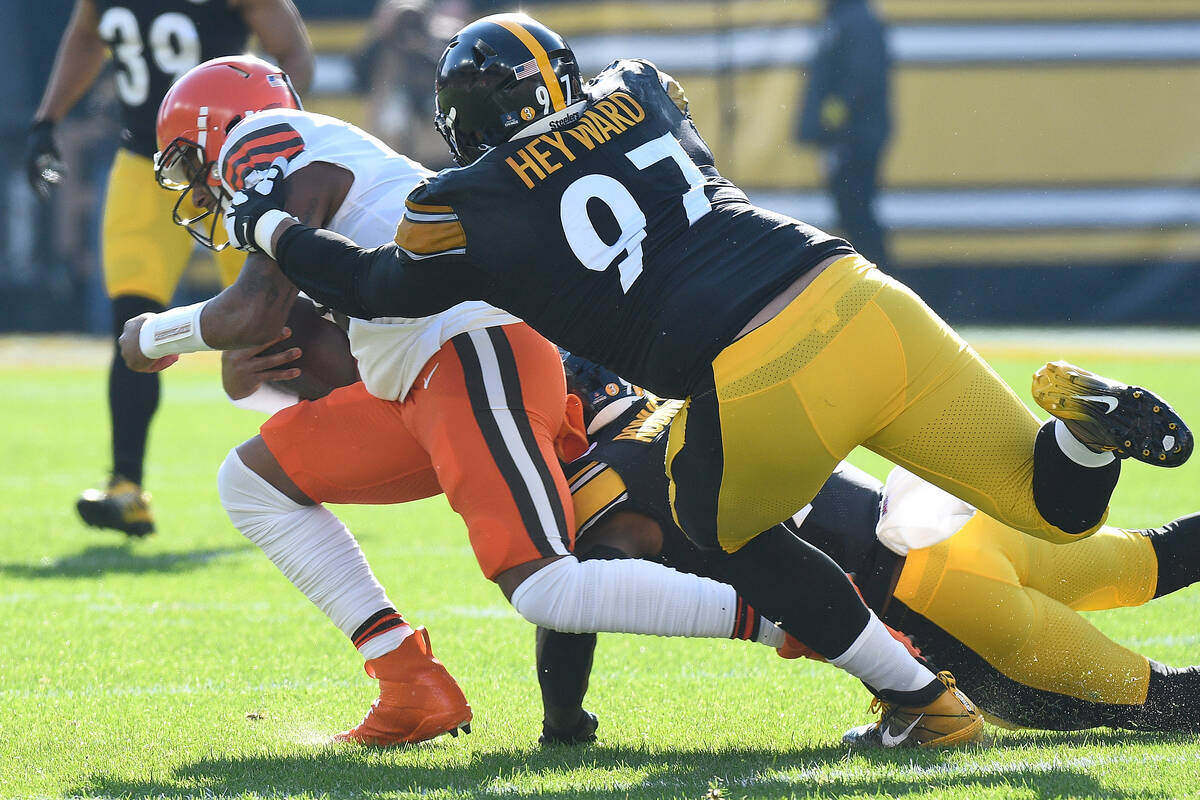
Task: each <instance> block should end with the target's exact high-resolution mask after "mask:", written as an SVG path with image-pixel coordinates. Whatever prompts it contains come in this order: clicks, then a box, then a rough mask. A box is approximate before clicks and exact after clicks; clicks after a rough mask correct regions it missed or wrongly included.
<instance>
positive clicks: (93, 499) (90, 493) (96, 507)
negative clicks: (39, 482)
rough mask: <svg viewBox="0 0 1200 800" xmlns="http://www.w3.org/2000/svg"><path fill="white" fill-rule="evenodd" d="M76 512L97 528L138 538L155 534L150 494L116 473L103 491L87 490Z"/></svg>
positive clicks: (76, 503)
mask: <svg viewBox="0 0 1200 800" xmlns="http://www.w3.org/2000/svg"><path fill="white" fill-rule="evenodd" d="M75 509H76V510H77V511H78V512H79V516H80V517H82V518H83V521H84V522H86V523H87V524H88V525H91V526H92V527H93V528H111V529H112V530H115V531H121V532H123V533H125V534H126V535H127V536H129V537H131V538H135V539H140V538H142V537H143V536H147V535H149V534H151V533H154V515H153V514H152V513H151V512H150V495H149V494H147V493H146V492H143V491H142V487H141V486H139V485H137V484H136V483H134V482H133V481H131V480H129V479H128V478H126V477H125V476H123V475H118V474H115V473H114V474H113V476H112V478H110V479H109V481H108V485H107V486H105V487H104V488H103V489H85V490H84V492H83V494H81V495H80V496H79V499H78V500H76V501H75Z"/></svg>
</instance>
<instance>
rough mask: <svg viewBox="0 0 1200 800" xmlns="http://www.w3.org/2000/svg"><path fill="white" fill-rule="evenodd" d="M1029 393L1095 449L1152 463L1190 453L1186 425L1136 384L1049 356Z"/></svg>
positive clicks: (1176, 460)
mask: <svg viewBox="0 0 1200 800" xmlns="http://www.w3.org/2000/svg"><path fill="white" fill-rule="evenodd" d="M1033 399H1034V401H1035V402H1036V403H1037V404H1038V405H1039V406H1041V407H1042V408H1044V409H1045V410H1046V411H1049V412H1050V413H1051V414H1053V415H1054V416H1055V417H1057V418H1058V419H1061V420H1062V421H1063V423H1065V424H1066V426H1067V430H1069V431H1070V432H1071V434H1072V435H1073V436H1074V437H1075V438H1076V439H1078V440H1079V441H1080V442H1082V443H1083V444H1084V445H1086V446H1087V447H1088V448H1090V449H1092V450H1095V451H1096V452H1104V451H1109V452H1111V453H1113V454H1114V455H1116V456H1117V457H1118V458H1134V459H1137V460H1138V461H1143V462H1145V463H1147V464H1153V465H1154V466H1156V467H1178V466H1179V465H1181V464H1183V462H1185V461H1187V460H1188V456H1190V455H1191V454H1192V432H1191V431H1190V430H1188V426H1187V425H1186V424H1185V423H1184V421H1183V420H1182V419H1181V418H1180V416H1179V415H1178V414H1176V413H1175V411H1174V410H1173V409H1172V408H1171V407H1170V406H1169V405H1167V404H1166V402H1165V401H1164V400H1163V399H1162V398H1160V397H1158V396H1157V395H1155V394H1154V393H1153V392H1151V391H1149V390H1148V389H1143V388H1141V387H1140V386H1127V385H1125V384H1123V383H1118V382H1117V381H1114V380H1109V379H1108V378H1103V377H1101V376H1099V375H1095V374H1093V373H1091V372H1088V371H1087V370H1083V369H1080V368H1079V367H1076V366H1073V365H1071V364H1068V363H1067V362H1065V361H1052V362H1050V363H1049V364H1047V365H1046V366H1044V367H1042V368H1041V369H1039V370H1038V371H1037V372H1036V373H1034V376H1033Z"/></svg>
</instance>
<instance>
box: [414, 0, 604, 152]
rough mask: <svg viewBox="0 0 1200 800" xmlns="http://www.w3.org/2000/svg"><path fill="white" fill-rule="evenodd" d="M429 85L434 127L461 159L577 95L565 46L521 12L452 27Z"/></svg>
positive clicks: (578, 97) (575, 70) (575, 66)
mask: <svg viewBox="0 0 1200 800" xmlns="http://www.w3.org/2000/svg"><path fill="white" fill-rule="evenodd" d="M434 91H435V93H436V96H437V98H436V99H437V115H436V117H435V120H436V123H437V129H438V132H439V133H441V134H442V138H444V139H445V140H446V144H447V145H449V146H450V154H451V155H452V156H454V160H455V161H457V162H458V163H459V164H460V165H461V166H466V165H467V164H470V163H472V162H474V161H475V160H476V159H478V158H479V157H480V156H482V155H483V154H484V153H486V152H487V151H488V150H490V149H491V148H493V147H495V146H496V145H499V144H503V143H504V142H507V141H509V140H510V139H512V137H513V136H514V135H515V134H516V133H518V132H519V131H521V130H523V129H525V128H528V127H529V126H530V125H531V124H533V123H534V122H536V121H538V120H542V119H545V118H546V117H549V116H551V115H553V114H558V113H559V112H564V111H566V110H567V108H568V107H570V106H572V105H574V104H575V103H577V102H579V101H581V100H582V99H583V89H582V82H581V81H580V79H579V65H578V64H576V63H575V54H574V53H572V52H571V48H570V47H568V46H567V43H566V42H565V41H563V38H562V37H561V36H559V35H558V34H557V33H555V32H554V31H552V30H550V29H549V28H547V27H546V26H545V25H542V24H541V23H539V22H537V21H536V20H534V19H532V18H531V17H528V16H526V15H524V14H493V15H491V16H488V17H484V18H482V19H479V20H476V21H475V22H472V23H471V24H470V25H468V26H466V27H465V28H463V29H462V30H460V31H459V32H458V33H456V34H455V35H454V38H453V39H451V40H450V44H448V45H447V46H446V51H445V52H444V53H442V58H441V60H440V61H438V67H437V78H436V80H435V81H434ZM567 116H569V112H568V114H567Z"/></svg>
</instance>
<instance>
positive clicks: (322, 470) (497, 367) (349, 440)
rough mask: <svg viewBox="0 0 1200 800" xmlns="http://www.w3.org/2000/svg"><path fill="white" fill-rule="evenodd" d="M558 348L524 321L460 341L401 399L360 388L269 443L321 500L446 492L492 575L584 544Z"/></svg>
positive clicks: (304, 413)
mask: <svg viewBox="0 0 1200 800" xmlns="http://www.w3.org/2000/svg"><path fill="white" fill-rule="evenodd" d="M566 402H567V401H566V383H565V380H564V378H563V369H562V361H561V360H560V358H559V354H558V349H557V348H556V347H555V346H554V345H552V344H550V343H549V342H547V341H546V340H545V339H543V338H542V337H541V336H539V335H538V334H537V333H535V332H534V331H533V329H531V328H530V327H529V326H527V325H525V324H524V323H518V324H513V325H504V326H497V327H492V328H485V329H483V330H477V331H469V332H467V333H463V334H460V335H458V336H455V337H454V338H452V339H451V340H449V341H448V342H446V343H445V344H444V345H442V348H441V349H440V350H439V351H438V352H437V353H436V354H435V355H434V356H433V357H432V358H431V359H429V361H428V363H426V364H425V367H424V368H423V369H422V370H421V373H420V375H419V376H418V377H417V380H416V381H415V382H414V383H413V387H412V389H410V390H409V392H408V395H407V396H406V397H405V399H404V401H403V402H396V401H389V400H381V399H379V398H377V397H375V396H373V395H371V394H369V393H368V392H367V390H366V389H365V388H364V387H363V384H362V383H361V382H359V383H354V384H351V385H350V386H344V387H342V388H340V389H336V390H334V391H333V392H331V393H330V394H328V395H326V396H325V397H322V398H321V399H319V400H313V401H305V402H301V403H298V404H297V405H294V406H291V407H290V408H286V409H284V410H282V411H280V412H279V413H278V414H276V415H275V416H273V417H271V419H269V420H268V421H267V422H266V423H265V424H264V425H263V426H262V428H261V434H262V438H263V440H264V441H265V442H266V445H267V447H268V448H269V449H270V450H271V453H272V454H273V455H274V456H275V458H276V460H277V461H278V462H279V464H280V465H281V466H282V467H283V469H284V470H285V471H286V472H287V474H288V477H290V478H291V479H292V480H293V481H294V482H295V484H296V485H297V486H298V487H300V489H301V490H302V491H303V492H304V493H305V494H306V495H308V496H309V497H310V498H312V499H313V500H315V501H316V502H319V503H403V502H407V501H409V500H417V499H420V498H423V497H430V496H432V495H435V494H438V493H439V492H445V494H446V497H447V499H448V500H449V501H450V505H451V507H452V508H453V509H454V510H455V511H457V512H458V513H459V514H460V515H461V516H462V518H463V520H464V521H465V522H466V524H467V530H468V533H469V535H470V538H471V547H472V548H474V550H475V557H476V559H477V560H478V561H479V566H480V568H481V569H482V570H483V574H484V575H486V576H487V577H488V578H489V579H491V578H495V577H496V575H498V574H500V573H501V572H504V571H505V570H507V569H509V568H511V567H515V566H518V565H520V564H524V563H526V562H528V561H533V560H537V559H540V558H547V557H550V556H555V555H566V554H567V553H569V552H570V551H571V548H572V546H573V544H574V542H573V538H574V531H575V516H574V511H573V508H572V505H571V493H570V490H569V489H568V488H567V482H566V479H565V478H564V477H563V473H562V468H561V467H560V466H559V463H558V457H557V455H556V453H555V440H556V438H557V437H558V434H559V431H560V429H564V430H569V427H568V426H566V422H567V418H566V413H565V409H566Z"/></svg>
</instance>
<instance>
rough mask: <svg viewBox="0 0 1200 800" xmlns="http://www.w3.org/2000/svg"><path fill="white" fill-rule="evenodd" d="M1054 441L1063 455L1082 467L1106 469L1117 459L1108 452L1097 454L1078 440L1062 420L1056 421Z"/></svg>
mask: <svg viewBox="0 0 1200 800" xmlns="http://www.w3.org/2000/svg"><path fill="white" fill-rule="evenodd" d="M1054 441H1055V442H1056V443H1057V444H1058V449H1059V450H1062V452H1063V455H1065V456H1066V457H1067V458H1069V459H1071V460H1072V461H1074V462H1075V463H1076V464H1078V465H1079V466H1081V467H1106V466H1108V465H1109V464H1111V463H1112V462H1113V459H1115V458H1116V456H1115V455H1114V454H1113V453H1111V452H1109V451H1107V450H1106V451H1103V452H1100V453H1097V452H1096V451H1095V450H1093V449H1092V448H1090V447H1088V446H1087V445H1086V444H1084V443H1083V442H1081V441H1079V440H1078V439H1076V438H1075V434H1073V433H1071V429H1070V428H1068V427H1067V423H1065V422H1063V421H1062V420H1061V419H1056V420H1054Z"/></svg>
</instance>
